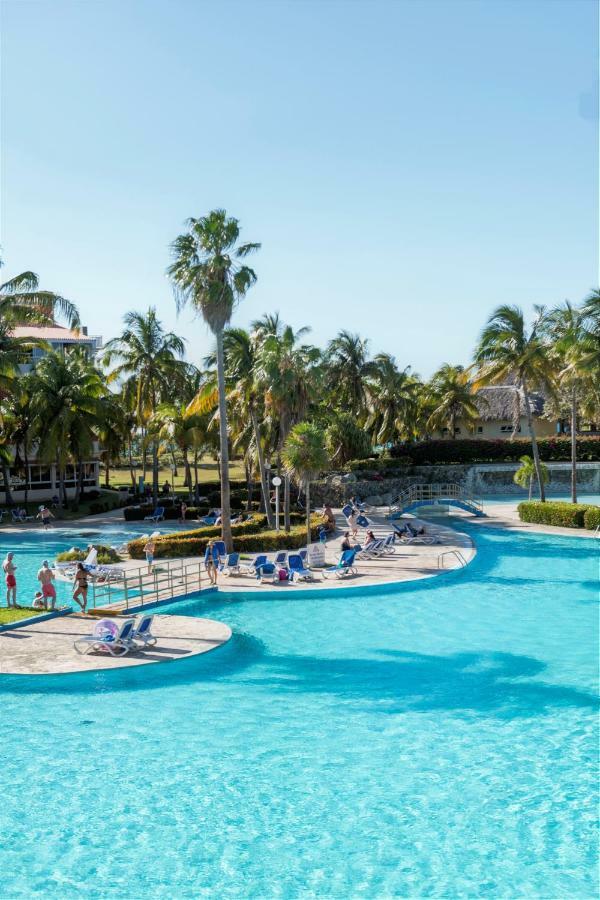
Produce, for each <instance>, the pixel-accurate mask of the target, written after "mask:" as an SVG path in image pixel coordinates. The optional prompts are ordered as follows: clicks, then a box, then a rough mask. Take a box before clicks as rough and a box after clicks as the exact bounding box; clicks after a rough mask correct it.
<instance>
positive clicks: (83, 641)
mask: <svg viewBox="0 0 600 900" xmlns="http://www.w3.org/2000/svg"><path fill="white" fill-rule="evenodd" d="M115 626H116V622H113V621H112V620H110V619H101V620H100V621H99V622H96V624H95V625H94V630H93V632H92V634H89V635H86V637H81V638H77V640H76V641H74V642H73V646H74V648H75V650H77V652H78V653H81V654H82V655H85V654H86V653H89V652H90V651H91V650H96V651H100V652H102V651H104V652H107V653H110V655H111V656H125V654H126V653H129V651H130V650H134V649H136V647H135V644H134V643H133V635H134V633H135V619H125V621H124V622H123V623H122V625H121V626H120V627H118V626H117V627H116V630H115Z"/></svg>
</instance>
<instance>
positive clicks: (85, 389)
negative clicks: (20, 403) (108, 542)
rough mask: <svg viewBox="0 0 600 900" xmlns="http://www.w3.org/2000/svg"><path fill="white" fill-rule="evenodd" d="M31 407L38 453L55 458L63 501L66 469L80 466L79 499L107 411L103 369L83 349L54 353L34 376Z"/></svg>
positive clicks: (50, 458)
mask: <svg viewBox="0 0 600 900" xmlns="http://www.w3.org/2000/svg"><path fill="white" fill-rule="evenodd" d="M32 384H33V387H32V395H31V396H32V399H31V407H32V413H33V418H34V423H35V428H36V432H37V435H38V441H39V446H38V455H39V456H40V458H44V459H47V460H48V461H55V463H56V466H57V470H58V477H59V485H60V489H59V497H60V503H61V506H63V507H64V506H65V505H66V502H67V491H66V486H65V469H66V466H67V463H68V462H69V461H70V460H73V462H75V463H76V465H77V468H78V479H77V499H79V498H80V494H81V487H82V480H83V478H82V461H83V457H84V456H85V455H87V454H89V453H90V452H91V450H92V448H93V442H94V440H95V437H96V433H97V430H98V428H99V426H100V423H101V421H102V416H103V405H104V398H105V395H106V388H105V385H104V381H103V379H102V377H101V375H100V373H99V372H98V371H97V370H96V369H95V368H94V366H93V365H92V364H91V363H90V362H89V360H88V359H87V358H86V357H84V356H82V355H80V354H78V353H71V354H68V355H66V356H63V355H62V354H60V353H50V354H48V356H45V357H44V358H43V359H42V360H40V362H39V363H38V365H37V367H36V369H35V373H33V375H32Z"/></svg>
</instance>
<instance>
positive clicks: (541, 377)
mask: <svg viewBox="0 0 600 900" xmlns="http://www.w3.org/2000/svg"><path fill="white" fill-rule="evenodd" d="M535 309H536V314H537V315H536V319H535V321H534V323H533V325H532V327H531V328H530V329H527V327H526V325H525V320H524V316H523V311H522V310H521V309H519V307H518V306H499V307H498V309H496V310H495V312H494V313H493V314H492V315H491V316H490V318H489V320H488V322H487V325H486V326H485V328H484V329H483V331H482V333H481V336H480V338H479V343H478V346H477V349H476V351H475V362H476V364H477V365H478V367H479V374H478V379H477V383H476V384H475V385H474V389H477V388H478V387H479V386H483V385H487V384H502V383H510V384H513V385H514V387H515V396H516V399H517V402H518V393H517V392H519V391H520V393H521V394H522V397H523V404H524V407H525V416H526V418H527V427H528V429H529V434H530V437H531V449H532V451H533V460H534V464H535V471H536V474H537V480H538V485H539V489H540V499H541V500H542V502H544V500H545V499H546V493H545V490H544V480H543V475H542V468H541V463H540V454H539V450H538V444H537V439H536V434H535V427H534V424H533V415H532V412H531V399H530V392H531V391H532V390H535V389H536V388H542V389H544V388H545V389H547V390H550V391H551V390H552V389H553V370H552V365H551V361H550V358H549V354H548V348H547V346H546V345H545V343H544V341H543V339H542V330H543V324H544V316H545V313H544V310H543V309H542V308H541V307H536V308H535Z"/></svg>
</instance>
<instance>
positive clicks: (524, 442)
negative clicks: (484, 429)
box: [390, 437, 600, 466]
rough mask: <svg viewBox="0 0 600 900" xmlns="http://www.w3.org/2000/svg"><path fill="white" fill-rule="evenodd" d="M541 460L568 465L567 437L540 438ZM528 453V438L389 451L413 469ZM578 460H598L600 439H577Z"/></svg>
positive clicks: (515, 457) (511, 458)
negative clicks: (411, 463)
mask: <svg viewBox="0 0 600 900" xmlns="http://www.w3.org/2000/svg"><path fill="white" fill-rule="evenodd" d="M538 447H539V451H540V458H541V459H542V460H543V461H545V462H569V461H570V459H571V439H570V438H569V437H551V438H539V439H538ZM530 452H531V441H530V440H529V439H528V438H517V439H516V440H514V441H509V440H501V439H498V440H494V441H489V440H478V439H475V438H474V439H472V440H469V439H463V440H461V439H456V440H444V441H442V440H438V441H421V442H420V443H417V444H411V443H403V444H396V445H395V446H394V447H392V449H391V450H390V453H391V455H392V457H394V458H396V459H398V458H400V457H402V456H405V455H409V456H410V457H411V459H412V461H413V464H414V465H416V466H421V465H436V464H438V463H488V462H518V461H519V459H520V457H521V456H523V455H524V454H526V453H530ZM577 459H578V460H579V461H581V462H593V461H596V460H599V459H600V437H579V438H577Z"/></svg>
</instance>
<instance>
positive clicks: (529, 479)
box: [513, 456, 549, 500]
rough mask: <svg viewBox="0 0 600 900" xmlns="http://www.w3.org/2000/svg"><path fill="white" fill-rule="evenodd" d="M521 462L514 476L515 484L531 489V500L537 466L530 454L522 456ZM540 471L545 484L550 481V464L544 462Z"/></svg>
mask: <svg viewBox="0 0 600 900" xmlns="http://www.w3.org/2000/svg"><path fill="white" fill-rule="evenodd" d="M519 462H520V463H521V466H520V468H518V469H517V471H516V472H515V474H514V476H513V481H514V483H515V484H518V485H520V486H521V487H526V488H528V489H529V499H530V500H531V493H532V489H533V479H534V478H535V477H536V468H535V463H534V462H533V460H532V458H531V457H530V456H521V457H520V459H519ZM540 471H541V473H542V478H543V480H544V484H546V482H547V481H548V477H549V476H548V466H545V465H544V463H542V464H541V466H540Z"/></svg>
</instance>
